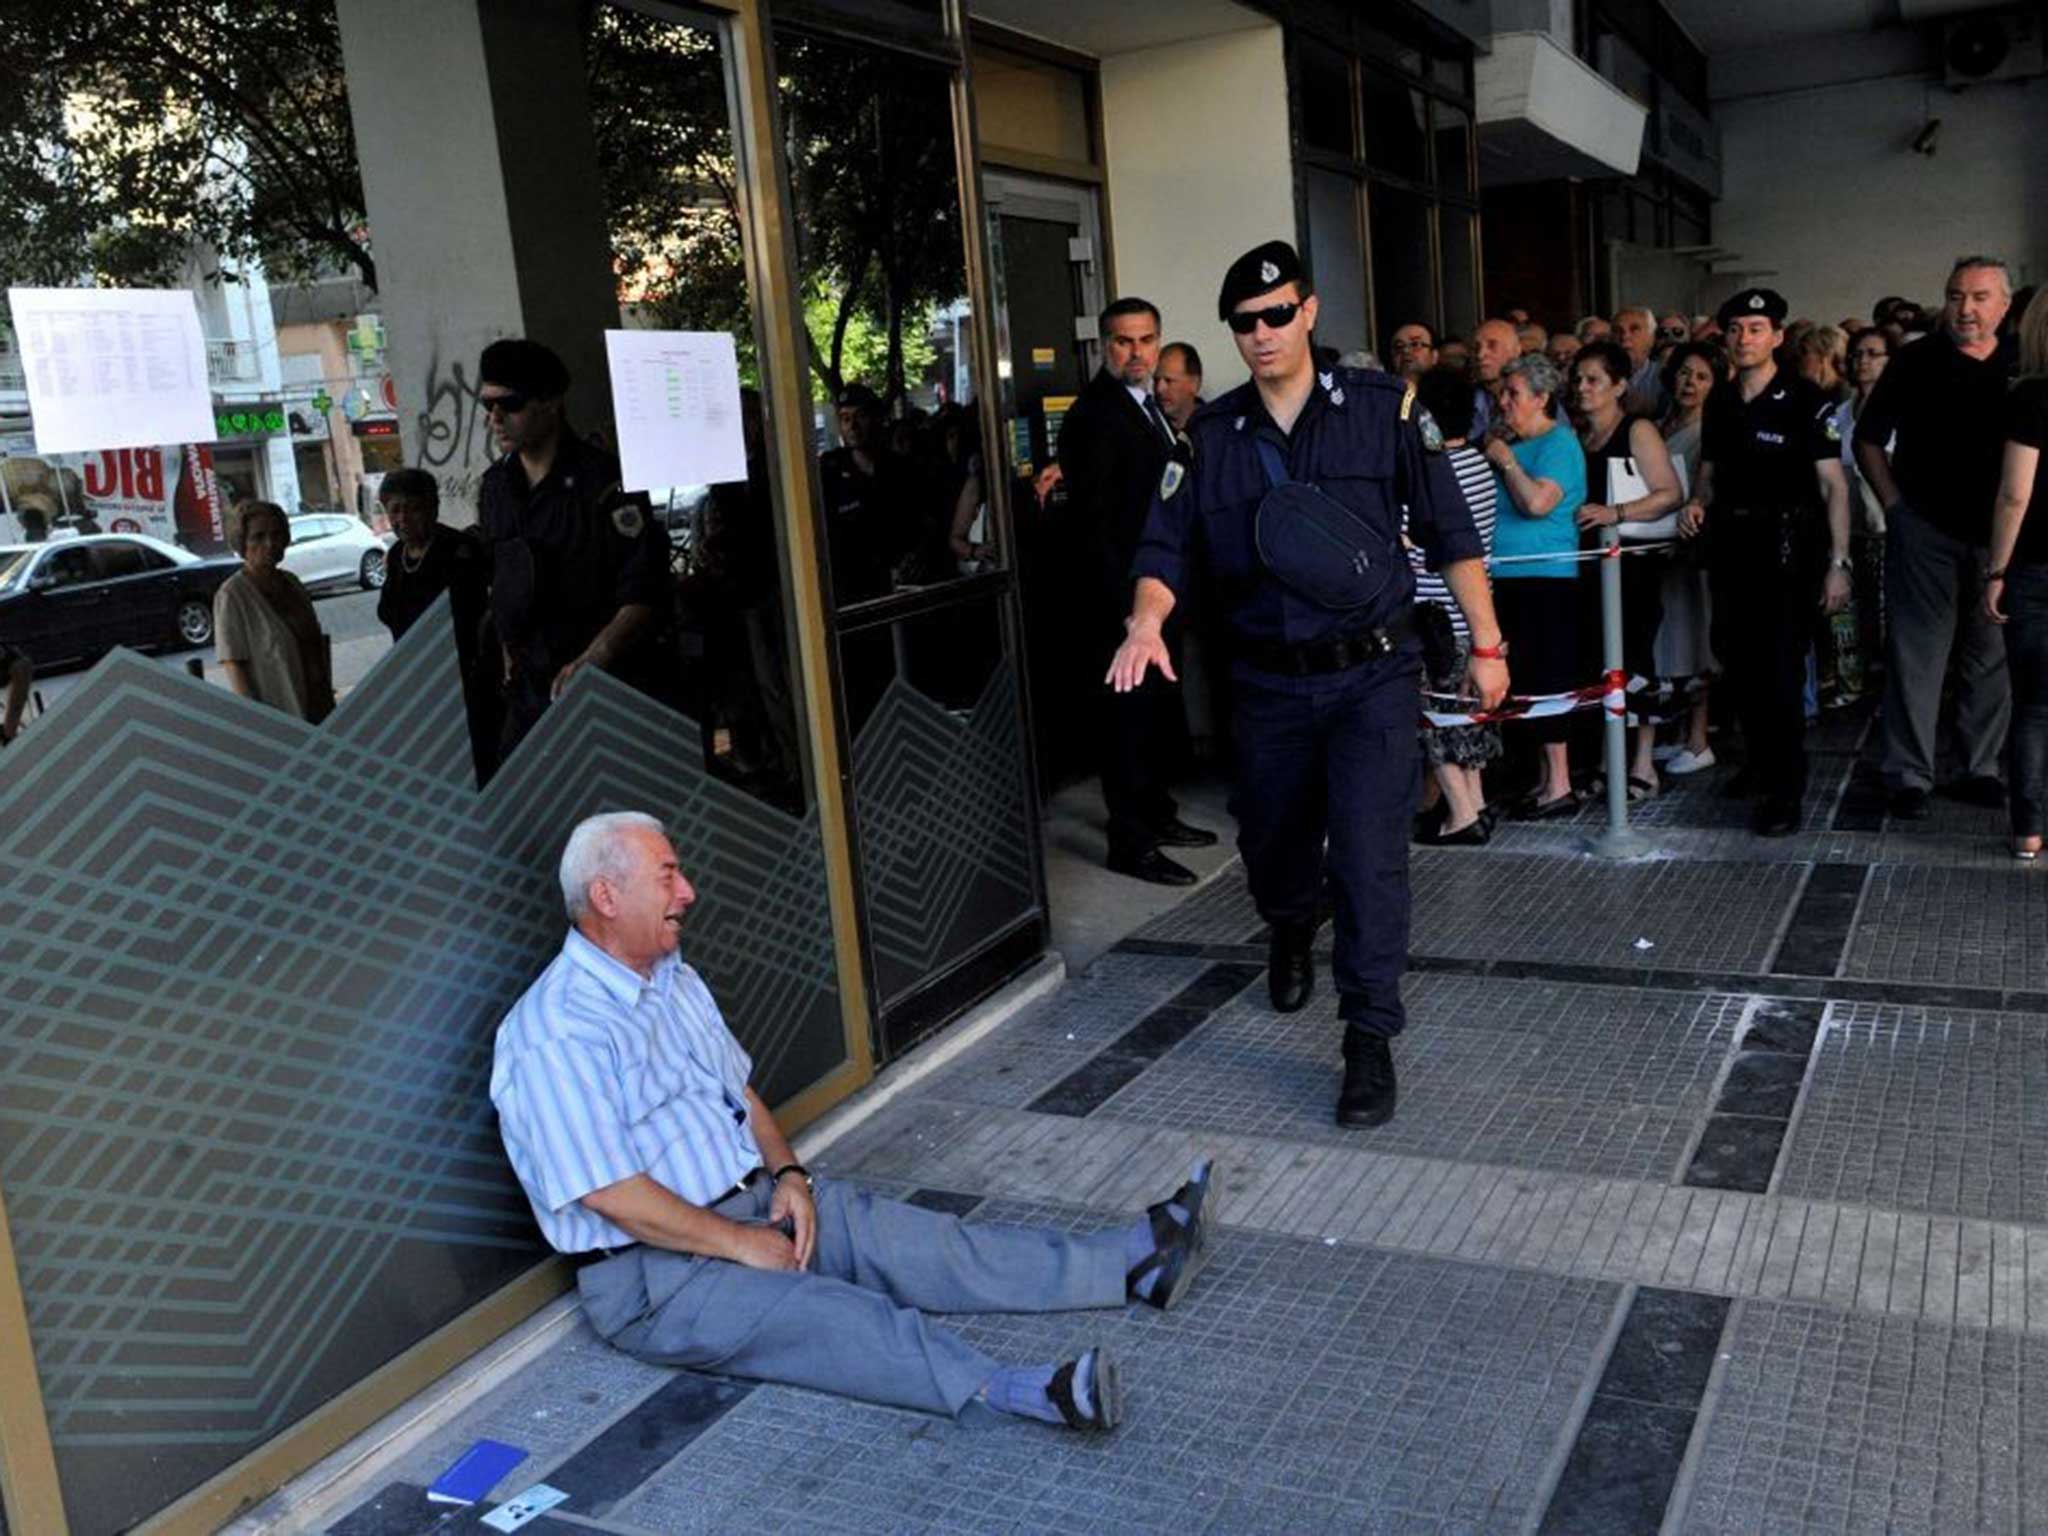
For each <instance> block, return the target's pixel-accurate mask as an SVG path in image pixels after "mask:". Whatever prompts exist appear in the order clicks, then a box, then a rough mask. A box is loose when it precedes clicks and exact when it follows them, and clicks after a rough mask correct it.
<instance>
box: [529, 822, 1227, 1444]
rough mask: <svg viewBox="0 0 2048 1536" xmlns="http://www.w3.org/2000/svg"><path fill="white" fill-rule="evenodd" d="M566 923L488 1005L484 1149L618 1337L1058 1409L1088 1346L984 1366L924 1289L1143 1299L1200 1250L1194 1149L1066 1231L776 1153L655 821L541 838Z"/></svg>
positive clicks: (867, 1388) (594, 1321)
mask: <svg viewBox="0 0 2048 1536" xmlns="http://www.w3.org/2000/svg"><path fill="white" fill-rule="evenodd" d="M561 880H562V896H563V899H564V900H565V901H566V903H567V904H568V909H569V919H570V922H571V924H572V925H573V926H572V927H571V929H570V931H569V934H568V937H567V938H566V939H565V940H564V941H563V944H562V950H561V953H560V954H559V955H557V956H556V957H555V959H554V960H553V961H552V962H551V963H550V964H549V966H548V968H547V969H546V970H545V971H543V972H541V974H540V977H539V979H538V980H536V981H535V982H534V984H533V985H532V986H531V987H530V988H528V989H527V992H526V995H525V996H524V997H522V998H520V1000H519V1002H518V1003H517V1004H516V1005H515V1006H514V1007H513V1009H512V1011H511V1013H510V1014H508V1015H507V1016H506V1018H505V1021H504V1023H503V1024H501V1025H500V1026H499V1029H498V1039H497V1054H496V1060H495V1063H494V1066H493V1069H492V1072H491V1102H492V1103H493V1104H494V1105H496V1106H497V1110H498V1117H499V1121H500V1125H501V1129H502V1131H503V1134H504V1138H505V1150H506V1152H507V1153H508V1154H509V1155H510V1158H511V1161H512V1167H513V1170H514V1172H516V1173H517V1174H518V1176H519V1182H520V1184H521V1185H522V1186H524V1188H525V1190H526V1194H527V1197H528V1199H530V1200H531V1201H532V1203H533V1212H534V1216H535V1218H536V1219H537V1220H538V1221H539V1223H540V1228H541V1232H542V1233H543V1235H544V1236H545V1237H546V1238H547V1240H548V1242H549V1243H551V1244H552V1245H553V1246H554V1247H555V1248H556V1249H557V1250H558V1251H559V1252H562V1253H566V1254H572V1255H575V1256H577V1257H578V1258H580V1259H583V1260H585V1261H586V1262H585V1264H584V1267H583V1269H582V1270H581V1272H580V1274H579V1275H578V1278H577V1285H578V1288H579V1289H580V1291H581V1292H582V1296H583V1306H584V1311H585V1313H586V1315H587V1316H588V1317H589V1318H590V1321H591V1325H592V1326H593V1327H595V1328H596V1329H597V1331H598V1332H599V1333H600V1334H601V1335H603V1336H604V1337H605V1338H606V1339H608V1340H609V1341H610V1342H611V1343H612V1344H614V1345H616V1346H617V1347H618V1348H620V1349H623V1350H625V1351H626V1352H627V1353H629V1354H632V1355H635V1356H637V1357H639V1358H640V1359H643V1360H647V1361H650V1362H653V1363H655V1364H660V1365H685V1366H692V1367H696V1368H698V1369H703V1370H715V1371H721V1372H724V1373H726V1374H728V1375H733V1376H745V1377H752V1378H754V1379H757V1380H761V1381H776V1382H787V1383H790V1384H793V1385H796V1386H805V1387H814V1388H817V1389H818V1390H821V1391H826V1392H839V1393H844V1394H845V1395H847V1396H850V1397H858V1398H863V1399H865V1400H867V1401H870V1402H877V1403H890V1404H895V1405H897V1406H900V1407H905V1408H921V1409H924V1410H926V1411H927V1412H932V1413H947V1414H957V1413H959V1412H960V1411H961V1409H962V1408H964V1407H966V1406H967V1405H968V1404H969V1403H970V1402H975V1401H980V1402H983V1403H986V1404H987V1405H988V1406H989V1407H991V1408H994V1409H997V1410H998V1411H1000V1412H1003V1413H1011V1414H1021V1415H1024V1416H1026V1417H1030V1418H1036V1419H1042V1420H1044V1421H1046V1422H1047V1423H1051V1424H1064V1425H1067V1426H1070V1427H1072V1428H1076V1429H1109V1428H1112V1427H1113V1426H1114V1425H1115V1424H1116V1423H1117V1420H1118V1418H1119V1416H1120V1414H1121V1411H1122V1398H1121V1387H1120V1383H1119V1379H1118V1372H1117V1366H1116V1362H1115V1361H1114V1360H1112V1359H1111V1358H1110V1356H1109V1355H1108V1353H1107V1352H1106V1351H1104V1350H1102V1349H1100V1348H1094V1349H1088V1350H1085V1351H1083V1352H1081V1353H1080V1354H1079V1355H1077V1356H1076V1357H1075V1358H1074V1359H1071V1360H1068V1361H1065V1362H1062V1363H1058V1364H1040V1365H1021V1366H1005V1365H999V1364H997V1362H995V1361H994V1360H992V1359H990V1358H989V1357H988V1356H986V1355H984V1354H982V1353H981V1352H980V1351H979V1350H977V1349H974V1348H973V1347H972V1346H970V1345H969V1344H967V1343H966V1342H965V1341H964V1340H962V1339H961V1338H959V1337H958V1336H957V1335H955V1334H953V1333H951V1332H949V1331H948V1330H946V1329H944V1328H940V1327H937V1326H935V1325H933V1324H932V1323H929V1322H927V1321H926V1320H925V1317H924V1315H923V1314H924V1313H926V1312H1060V1311H1069V1310H1075V1309H1079V1308H1083V1307H1111V1306H1121V1305H1122V1304H1124V1303H1125V1302H1126V1301H1132V1300H1139V1301H1145V1302H1148V1303H1150V1304H1151V1305H1153V1306H1155V1307H1159V1308H1161V1309H1164V1308H1167V1307H1170V1306H1172V1305H1173V1304H1174V1303H1175V1302H1177V1301H1178V1300H1179V1299H1180V1298H1181V1296H1182V1295H1183V1294H1184V1293H1185V1292H1186V1290H1187V1287H1188V1282H1189V1281H1191V1280H1192V1279H1193V1278H1194V1276H1195V1272H1196V1271H1197V1270H1198V1269H1199V1268H1200V1267H1201V1266H1202V1263H1203V1262H1204V1260H1205V1259H1206V1257H1207V1254H1208V1244H1209V1233H1210V1217H1211V1213H1212V1212H1213V1211H1214V1209H1215V1200H1216V1196H1215V1193H1214V1191H1213V1189H1212V1188H1211V1177H1210V1174H1211V1168H1212V1166H1213V1165H1212V1163H1211V1162H1210V1161H1208V1160H1206V1159H1205V1160H1204V1161H1202V1162H1200V1163H1198V1164H1196V1166H1195V1170H1194V1174H1193V1176H1192V1177H1191V1178H1190V1179H1189V1180H1188V1182H1187V1183H1185V1184H1183V1185H1182V1186H1181V1187H1180V1189H1179V1190H1177V1191H1176V1192H1175V1193H1174V1194H1173V1195H1172V1196H1171V1197H1170V1198H1168V1199H1167V1200H1164V1201H1162V1202H1160V1203H1159V1204H1158V1205H1155V1206H1152V1207H1151V1208H1150V1209H1149V1210H1148V1211H1147V1212H1146V1213H1145V1215H1144V1216H1143V1217H1141V1218H1139V1219H1138V1220H1136V1221H1134V1222H1132V1223H1131V1224H1129V1225H1128V1226H1125V1227H1120V1228H1113V1229H1111V1230H1109V1231H1106V1232H1098V1233H1094V1234H1091V1235H1089V1236H1086V1237H1072V1236H1069V1235H1067V1234H1065V1233H1062V1232H1053V1231H1024V1230H1020V1229H1016V1228H1008V1227H996V1226H968V1225H966V1224H964V1223H962V1222H961V1221H960V1220H959V1219H958V1218H957V1217H953V1216H948V1215H944V1214H941V1213H939V1212H936V1211H928V1210H925V1209H923V1208H921V1207H918V1206H912V1205H905V1204H902V1203H900V1202H898V1201H894V1200H882V1199H876V1198H874V1197H873V1196H870V1195H867V1194H863V1193H861V1192H860V1191H858V1190H855V1189H849V1188H847V1187H846V1186H844V1185H841V1184H839V1183H837V1182H835V1181H833V1180H829V1179H817V1180H813V1179H812V1178H811V1176H810V1175H809V1174H808V1173H807V1172H805V1170H804V1169H803V1168H802V1167H801V1166H799V1165H798V1163H797V1161H796V1158H795V1156H794V1154H792V1152H791V1151H790V1146H789V1142H788V1140H787V1139H786V1138H785V1137H784V1136H783V1134H782V1132H781V1130H780V1129H779V1128H778V1127H777V1126H776V1123H775V1117H774V1115H773V1114H771V1113H770V1112H769V1110H768V1106H767V1105H766V1104H764V1103H763V1102H762V1101H761V1097H760V1095H759V1094H757V1093H756V1092H755V1091H754V1090H753V1088H752V1087H751V1086H749V1084H748V1081H747V1079H748V1076H749V1074H750V1073H751V1071H752V1070H753V1063H752V1062H751V1061H750V1060H749V1059H748V1057H747V1053H746V1052H745V1051H744V1050H742V1049H741V1048H740V1044H739V1042H738V1041H737V1040H735V1039H734V1038H733V1036H732V1033H731V1031H729V1030H728V1029H727V1028H726V1025H725V1020H724V1018H723V1017H722V1016H721V1015H720V1014H719V1011H718V1005H717V1003H715V1002H714V1001H712V997H711V992H710V989H709V988H707V987H706V986H705V984H704V981H703V978H701V977H700V976H699V975H698V974H697V972H696V971H695V970H694V969H692V968H691V967H690V966H689V965H687V964H685V963H684V962H683V961H682V959H681V958H680V957H679V955H678V954H677V950H678V947H679V945H680V942H681V933H682V926H683V920H684V918H685V917H686V916H687V915H688V913H689V910H690V907H691V905H692V904H693V903H694V902H695V901H696V899H697V893H696V892H695V891H694V890H693V889H692V888H691V886H690V882H689V881H688V880H687V879H685V878H684V877H683V872H682V869H681V867H680V866H679V865H678V863H677V860H676V851H675V849H674V847H673V846H672V845H671V844H670V842H669V840H668V838H667V837H666V836H665V835H664V834H663V832H662V829H661V825H660V823H659V822H657V821H655V819H654V818H653V817H651V816H644V815H640V814H638V813H637V812H631V811H626V812H618V813H614V814H611V815H604V816H593V817H591V818H589V819H588V820H586V821H584V822H582V823H581V824H580V825H578V826H577V828H576V829H575V831H574V832H572V833H571V834H570V836H569V842H568V846H567V847H566V848H564V849H563V851H562V865H561Z"/></svg>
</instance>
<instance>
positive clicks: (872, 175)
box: [777, 33, 1071, 1044]
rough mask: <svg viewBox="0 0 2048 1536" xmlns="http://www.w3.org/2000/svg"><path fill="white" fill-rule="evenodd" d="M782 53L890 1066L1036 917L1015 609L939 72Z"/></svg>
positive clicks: (844, 49)
mask: <svg viewBox="0 0 2048 1536" xmlns="http://www.w3.org/2000/svg"><path fill="white" fill-rule="evenodd" d="M777 54H778V63H779V65H780V68H781V71H782V74H783V76H784V81H785V84H784V97H783V111H784V114H785V121H786V124H787V127H788V133H789V168H790V180H791V183H792V195H793V197H794V200H795V203H796V206H797V210H798V217H797V230H798V257H799V261H800V263H801V276H802V281H803V284H804V289H805V292H806V294H807V296H808V310H809V317H808V318H809V329H810V333H811V347H812V365H813V371H814V373H815V374H816V375H817V379H818V388H817V390H816V393H817V394H818V395H819V397H820V406H821V410H822V407H823V406H824V404H825V402H826V401H831V402H832V403H833V404H832V410H831V414H830V417H829V418H828V419H827V421H826V423H825V425H824V430H822V431H821V432H820V433H819V434H818V435H817V437H816V439H815V440H814V445H815V446H816V448H817V449H818V453H819V457H818V469H817V473H818V481H819V485H820V489H821V493H822V496H823V507H822V509H821V510H822V513H823V517H824V522H825V530H826V538H827V541H828V548H829V556H830V566H831V584H832V596H833V602H834V608H835V625H836V628H837V630H838V647H839V677H840V685H841V701H842V711H843V718H844V720H845V726H846V738H845V739H846V751H847V754H848V757H849V759H850V761H851V765H852V774H853V807H852V809H853V819H854V826H855V837H856V840H857V846H858V849H859V857H858V864H859V877H860V882H861V894H862V897H863V902H864V910H865V912H866V917H867V922H866V928H865V932H866V938H867V941H868V946H869V950H868V953H869V959H870V975H871V985H872V990H873V994H874V997H875V1001H876V1003H877V1005H878V1011H879V1013H880V1014H881V1016H882V1020H881V1022H882V1029H883V1034H884V1038H885V1039H887V1040H889V1041H890V1042H891V1043H892V1044H900V1043H902V1042H901V1040H900V1039H899V1038H898V1037H896V1036H894V1035H892V1034H891V1033H890V1030H891V1015H890V1010H891V1007H892V1005H894V1004H895V1003H896V1002H898V1001H899V1000H901V999H903V998H904V997H906V995H907V994H909V993H910V992H912V991H913V990H915V989H917V988H918V987H919V986H920V985H921V984H928V983H930V982H931V981H932V979H933V978H934V977H935V976H938V975H940V974H941V973H943V972H946V971H947V970H949V969H950V968H952V967H954V966H955V965H958V964H961V963H963V962H966V961H968V960H970V959H971V957H972V956H973V955H974V954H975V953H976V952H977V950H979V949H980V948H981V947H982V945H983V944H984V942H985V941H986V940H987V939H988V938H989V936H990V935H992V934H995V933H999V932H1004V931H1007V930H1009V929H1013V928H1015V927H1016V926H1017V925H1018V924H1020V923H1023V922H1026V921H1028V920H1030V919H1032V918H1033V917H1034V916H1035V915H1036V914H1037V913H1038V912H1039V910H1040V900H1039V896H1038V892H1037V885H1036V875H1035V867H1036V858H1037V852H1036V845H1035V839H1036V827H1035V823H1034V820H1033V818H1032V817H1030V816H1028V815H1027V814H1026V807H1027V806H1028V804H1029V803H1030V794H1029V787H1028V786H1029V776H1028V764H1027V757H1026V752H1025V748H1024V744H1023V732H1022V703H1021V698H1020V688H1019V677H1018V673H1017V669H1016V667H1015V666H1014V664H1013V662H1012V660H1011V657H1010V640H1009V626H1008V624H1007V615H1008V614H1009V613H1010V612H1011V607H1010V605H1011V603H1012V602H1013V601H1014V599H1012V598H1010V597H1008V596H1000V597H994V598H992V597H990V596H989V595H988V594H987V592H986V590H985V588H986V586H987V585H988V583H989V582H990V579H991V578H992V577H993V576H995V575H997V574H998V573H999V572H1005V571H1006V566H1007V561H1006V559H1005V558H1004V554H1005V552H1004V550H1003V541H1002V539H1001V537H1000V532H999V530H997V529H996V528H995V526H994V520H993V516H992V513H991V510H990V508H991V501H990V494H989V481H990V474H989V469H988V467H987V466H988V465H989V464H990V463H994V464H996V465H997V466H998V470H999V469H1000V464H1001V460H1000V458H994V459H990V458H987V457H985V455H984V453H983V449H982V445H981V443H980V441H979V435H978V434H979V425H980V415H979V411H978V408H977V402H976V400H975V398H974V395H973V376H972V372H971V369H970V368H969V366H968V365H969V362H970V357H969V346H968V338H969V334H970V332H969V325H968V321H969V318H970V310H969V305H968V301H967V299H966V298H965V296H964V292H965V288H966V282H967V274H966V263H967V258H966V246H965V242H964V239H963V230H962V228H961V222H960V197H959V189H958V186H957V184H956V180H955V172H954V153H953V127H952V115H951V106H950V94H949V93H950V86H951V81H950V78H949V75H948V72H947V71H946V70H944V69H942V68H938V67H925V66H922V65H919V64H916V63H914V62H912V61H910V60H907V59H903V58H899V57H891V56H889V55H886V54H881V53H875V52H870V51H868V50H866V49H863V48H860V47H858V46H855V45H852V44H849V43H845V42H841V41H839V40H837V39H828V38H822V37H817V36H812V35H806V34H803V33H783V34H779V35H778V38H777ZM1008 233H1010V234H1012V235H1021V234H1022V233H1024V232H1023V231H1021V230H1015V229H1013V230H1010V231H1008ZM1014 318H1015V317H1013V320H1014ZM1014 329H1015V327H1014V325H1013V333H1014ZM1067 331H1068V334H1071V318H1069V320H1068V322H1067ZM1014 340H1015V337H1014V334H1013V343H1014ZM856 343H858V345H857V344H856ZM970 580H974V581H979V582H980V583H981V584H982V585H980V586H972V587H971V586H969V585H968V582H969V581H970ZM996 585H997V586H998V587H1002V586H1004V585H1005V583H1004V582H1001V581H999V582H997V583H996ZM948 589H951V590H948ZM906 608H908V609H910V610H912V611H910V612H905V611H904V610H905V609H906Z"/></svg>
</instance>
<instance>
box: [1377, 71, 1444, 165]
mask: <svg viewBox="0 0 2048 1536" xmlns="http://www.w3.org/2000/svg"><path fill="white" fill-rule="evenodd" d="M1360 78H1361V84H1362V88H1363V93H1364V105H1365V163H1366V164H1367V165H1369V166H1371V167H1372V168H1373V169H1374V170H1376V171H1383V172H1385V173H1386V174H1388V175H1390V176H1403V177H1406V178H1407V179H1408V180H1410V181H1426V180H1427V179H1428V176H1429V158H1428V157H1429V144H1428V130H1427V128H1426V126H1425V122H1426V107H1425V98H1424V96H1423V94H1422V92H1420V91H1418V90H1414V89H1412V88H1410V87H1408V86H1405V85H1402V84H1401V83H1400V82H1398V81H1397V80H1395V79H1394V77H1393V76H1391V75H1383V74H1381V73H1379V71H1377V70H1371V69H1368V70H1364V71H1362V72H1361V77H1360Z"/></svg>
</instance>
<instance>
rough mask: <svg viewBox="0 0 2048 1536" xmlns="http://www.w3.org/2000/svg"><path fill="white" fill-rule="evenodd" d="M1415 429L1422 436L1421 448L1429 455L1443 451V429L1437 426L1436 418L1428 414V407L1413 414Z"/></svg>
mask: <svg viewBox="0 0 2048 1536" xmlns="http://www.w3.org/2000/svg"><path fill="white" fill-rule="evenodd" d="M1415 428H1416V430H1417V431H1418V432H1420V433H1421V434H1422V446H1423V447H1425V448H1427V449H1428V450H1429V451H1430V452H1431V453H1442V452H1443V451H1444V429H1443V428H1442V427H1440V426H1438V425H1437V424H1436V418H1435V417H1434V416H1432V415H1430V414H1429V407H1428V406H1426V405H1425V406H1424V407H1422V409H1421V410H1419V411H1417V412H1416V413H1415Z"/></svg>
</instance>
